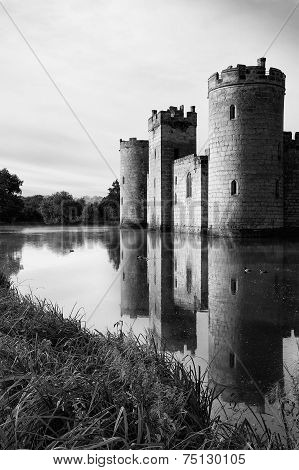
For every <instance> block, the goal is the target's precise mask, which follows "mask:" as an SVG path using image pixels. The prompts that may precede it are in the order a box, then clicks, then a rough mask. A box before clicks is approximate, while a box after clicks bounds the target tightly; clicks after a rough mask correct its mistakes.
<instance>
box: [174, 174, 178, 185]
mask: <svg viewBox="0 0 299 470" xmlns="http://www.w3.org/2000/svg"><path fill="white" fill-rule="evenodd" d="M174 184H178V177H177V176H176V177H175V179H174Z"/></svg>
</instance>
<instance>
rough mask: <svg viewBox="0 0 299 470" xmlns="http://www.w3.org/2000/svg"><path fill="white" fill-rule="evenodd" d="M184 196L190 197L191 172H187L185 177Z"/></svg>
mask: <svg viewBox="0 0 299 470" xmlns="http://www.w3.org/2000/svg"><path fill="white" fill-rule="evenodd" d="M186 197H192V177H191V173H188V175H187V179H186Z"/></svg>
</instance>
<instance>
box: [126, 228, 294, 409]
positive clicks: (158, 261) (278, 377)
mask: <svg viewBox="0 0 299 470" xmlns="http://www.w3.org/2000/svg"><path fill="white" fill-rule="evenodd" d="M120 237H121V245H120V252H121V266H120V268H121V315H122V317H123V318H124V317H125V316H130V317H131V318H138V317H147V318H148V326H149V329H150V330H151V332H152V333H153V334H154V336H155V338H156V341H157V342H158V344H159V346H160V347H164V346H165V347H166V349H167V350H169V351H171V352H175V353H176V354H177V356H179V357H180V358H181V359H182V358H183V357H185V358H186V357H187V358H188V357H192V359H193V361H192V362H193V363H194V364H195V366H196V368H197V369H198V370H199V371H200V373H201V374H205V377H208V378H209V379H210V380H211V381H212V383H213V384H214V385H215V386H216V388H218V389H219V392H220V393H221V399H222V401H224V402H236V403H246V404H249V405H257V407H258V408H259V409H260V410H261V411H262V410H264V409H265V403H270V404H271V403H273V401H274V400H275V396H276V392H277V390H278V389H283V388H284V387H285V385H286V382H287V381H288V378H289V377H290V375H291V374H297V363H298V360H297V359H298V357H297V352H296V351H295V352H294V347H295V348H296V346H297V343H296V339H295V338H296V337H297V336H299V314H298V287H299V286H298V267H299V254H298V243H296V242H294V241H287V240H286V241H275V240H270V241H269V240H262V241H257V240H246V241H244V240H241V239H239V240H238V239H235V240H230V239H213V240H211V239H206V238H198V237H190V236H185V237H182V236H181V235H180V236H177V237H176V236H172V235H171V234H157V233H153V232H143V231H133V230H132V231H130V230H128V231H126V230H123V231H121V235H120ZM294 358H295V360H294ZM190 362H191V361H190Z"/></svg>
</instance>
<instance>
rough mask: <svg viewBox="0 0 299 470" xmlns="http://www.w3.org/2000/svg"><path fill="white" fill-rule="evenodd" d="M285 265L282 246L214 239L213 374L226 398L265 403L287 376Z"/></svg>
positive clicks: (211, 303) (211, 282)
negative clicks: (279, 288)
mask: <svg viewBox="0 0 299 470" xmlns="http://www.w3.org/2000/svg"><path fill="white" fill-rule="evenodd" d="M282 268H283V247H282V245H281V244H274V243H273V244H269V242H268V243H263V244H260V243H258V242H254V241H252V242H251V243H250V244H248V243H247V244H244V243H242V242H241V241H236V240H235V241H231V240H212V241H211V242H210V247H209V309H210V338H209V360H210V374H211V377H212V379H213V381H214V382H215V383H216V384H217V385H218V386H219V387H220V388H221V389H223V393H222V399H223V400H224V401H236V402H245V403H250V404H257V405H260V406H262V407H263V406H264V402H265V395H266V394H267V392H269V391H270V390H271V389H272V388H273V386H274V385H275V384H276V383H277V382H278V381H279V380H282V377H283V354H282V336H283V331H282V326H283V324H284V323H285V321H286V316H287V314H288V312H287V311H286V308H285V304H284V303H283V301H282V299H281V298H280V297H279V296H277V295H276V294H275V285H277V283H280V282H282V281H283V274H281V273H282ZM245 269H246V270H247V272H246V271H245ZM249 270H250V272H249ZM260 270H261V271H264V273H260ZM265 271H267V272H265ZM252 299H254V302H253V300H252Z"/></svg>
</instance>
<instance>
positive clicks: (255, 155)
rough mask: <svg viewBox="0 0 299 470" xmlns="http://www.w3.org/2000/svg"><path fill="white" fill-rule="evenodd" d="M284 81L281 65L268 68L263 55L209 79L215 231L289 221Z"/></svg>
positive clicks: (211, 205)
mask: <svg viewBox="0 0 299 470" xmlns="http://www.w3.org/2000/svg"><path fill="white" fill-rule="evenodd" d="M284 84H285V75H284V74H283V73H282V72H281V71H279V70H277V69H270V71H269V73H266V71H265V63H264V61H263V59H260V60H259V61H258V66H256V67H247V66H245V65H238V66H237V67H236V68H232V67H229V68H228V69H226V70H224V71H223V72H222V74H221V78H219V75H218V74H215V75H213V76H212V77H211V78H210V79H209V135H210V161H209V222H208V225H209V231H210V233H211V234H215V235H227V234H234V233H235V232H246V231H247V230H257V231H260V230H273V229H280V228H282V227H283V158H282V146H283V109H284V94H285V86H284ZM231 106H235V116H233V117H232V116H231ZM233 181H236V186H237V193H236V194H234V195H233V194H231V192H232V182H233Z"/></svg>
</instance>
